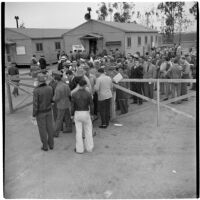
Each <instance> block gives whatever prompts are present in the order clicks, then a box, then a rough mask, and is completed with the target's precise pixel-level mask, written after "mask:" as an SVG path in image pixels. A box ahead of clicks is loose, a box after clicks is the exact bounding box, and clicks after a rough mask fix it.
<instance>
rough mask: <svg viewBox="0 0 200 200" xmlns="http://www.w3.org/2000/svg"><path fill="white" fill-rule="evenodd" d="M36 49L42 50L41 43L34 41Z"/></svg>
mask: <svg viewBox="0 0 200 200" xmlns="http://www.w3.org/2000/svg"><path fill="white" fill-rule="evenodd" d="M36 51H43V45H42V43H36Z"/></svg>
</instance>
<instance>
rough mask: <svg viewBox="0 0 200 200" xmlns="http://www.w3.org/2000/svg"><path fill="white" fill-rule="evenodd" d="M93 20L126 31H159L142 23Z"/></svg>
mask: <svg viewBox="0 0 200 200" xmlns="http://www.w3.org/2000/svg"><path fill="white" fill-rule="evenodd" d="M93 21H97V22H100V23H102V24H106V25H108V26H112V27H114V28H118V29H120V30H122V31H124V32H138V33H157V32H158V31H157V30H155V29H151V28H148V27H145V26H143V25H141V24H136V23H120V22H109V21H101V20H93Z"/></svg>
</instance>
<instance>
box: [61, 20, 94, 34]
mask: <svg viewBox="0 0 200 200" xmlns="http://www.w3.org/2000/svg"><path fill="white" fill-rule="evenodd" d="M91 20H92V19H90V20H89V21H91ZM89 21H86V22H84V23H83V24H80V25H78V26H76V27H75V28H73V29H70V30H69V31H67V32H66V33H63V34H62V35H61V37H63V36H64V35H65V34H67V33H69V32H71V31H74V30H76V29H77V28H79V27H81V26H83V25H84V24H86V23H88V22H89Z"/></svg>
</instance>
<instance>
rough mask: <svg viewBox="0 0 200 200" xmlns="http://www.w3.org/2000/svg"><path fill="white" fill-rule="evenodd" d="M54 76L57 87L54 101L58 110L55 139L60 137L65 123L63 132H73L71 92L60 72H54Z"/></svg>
mask: <svg viewBox="0 0 200 200" xmlns="http://www.w3.org/2000/svg"><path fill="white" fill-rule="evenodd" d="M54 74H55V80H56V82H57V86H56V88H55V94H54V97H53V100H54V102H56V105H57V109H58V113H57V119H56V132H55V137H58V136H59V133H60V131H61V129H62V126H63V121H64V122H65V127H64V128H65V131H64V130H63V132H67V133H70V132H72V121H71V116H70V95H71V91H70V89H69V86H68V85H67V84H66V83H64V82H63V81H62V73H61V72H60V71H57V72H54Z"/></svg>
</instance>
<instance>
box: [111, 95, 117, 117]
mask: <svg viewBox="0 0 200 200" xmlns="http://www.w3.org/2000/svg"><path fill="white" fill-rule="evenodd" d="M115 99H116V91H113V94H112V99H111V120H114V119H115V118H116V109H115Z"/></svg>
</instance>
